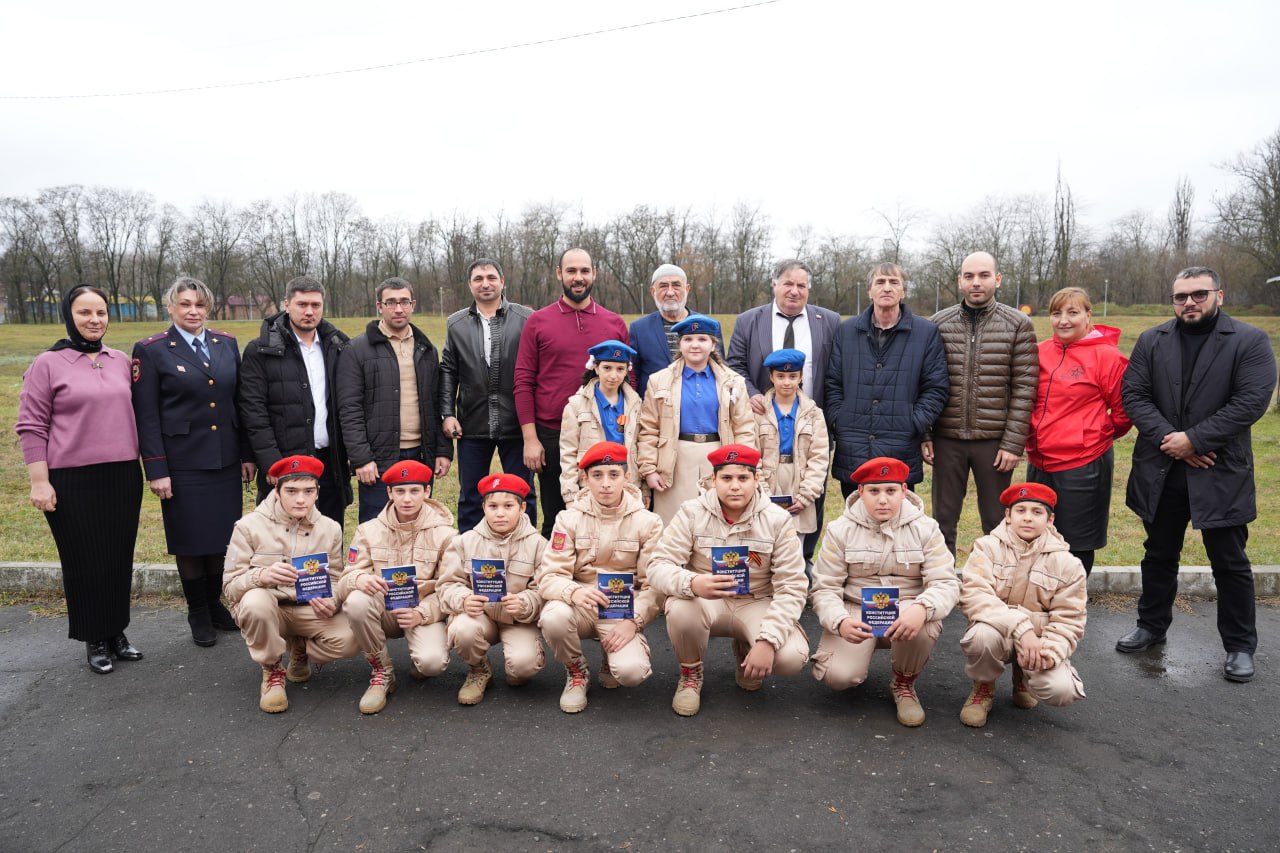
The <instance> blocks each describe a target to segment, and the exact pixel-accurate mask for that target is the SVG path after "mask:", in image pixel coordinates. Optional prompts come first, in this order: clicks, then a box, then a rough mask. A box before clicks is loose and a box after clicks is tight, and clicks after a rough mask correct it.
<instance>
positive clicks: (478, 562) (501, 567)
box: [471, 557, 507, 601]
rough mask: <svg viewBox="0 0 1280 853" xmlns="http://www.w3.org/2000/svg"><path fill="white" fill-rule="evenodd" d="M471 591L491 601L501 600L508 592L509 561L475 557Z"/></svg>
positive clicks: (473, 559) (472, 565)
mask: <svg viewBox="0 0 1280 853" xmlns="http://www.w3.org/2000/svg"><path fill="white" fill-rule="evenodd" d="M471 591H472V592H474V593H475V594H476V595H483V596H484V597H485V598H487V599H489V600H490V601H501V600H502V597H503V596H504V595H506V594H507V561H506V560H493V559H489V558H485V559H480V558H476V557H473V558H472V560H471Z"/></svg>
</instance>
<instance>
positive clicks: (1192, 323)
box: [1116, 267, 1276, 681]
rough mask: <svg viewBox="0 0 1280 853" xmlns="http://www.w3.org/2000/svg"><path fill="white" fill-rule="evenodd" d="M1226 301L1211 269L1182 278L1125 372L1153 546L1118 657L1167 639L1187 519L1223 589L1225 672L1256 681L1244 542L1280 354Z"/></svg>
mask: <svg viewBox="0 0 1280 853" xmlns="http://www.w3.org/2000/svg"><path fill="white" fill-rule="evenodd" d="M1222 299H1223V291H1222V282H1221V279H1219V277H1218V274H1217V273H1216V272H1214V271H1213V270H1211V269H1209V268H1208V267H1189V268H1187V269H1185V270H1183V271H1182V272H1180V273H1178V275H1177V277H1176V278H1175V279H1174V280H1173V313H1174V315H1175V319H1173V320H1170V321H1169V322H1167V323H1162V324H1161V325H1159V326H1156V327H1155V328H1152V329H1148V330H1147V331H1145V332H1143V333H1142V335H1141V336H1139V338H1138V343H1137V344H1136V345H1135V346H1134V348H1133V354H1132V356H1131V357H1130V359H1129V366H1128V368H1126V369H1125V372H1124V383H1123V386H1122V391H1121V393H1122V395H1123V398H1124V411H1125V414H1127V415H1128V416H1129V417H1130V418H1131V419H1132V420H1133V425H1134V426H1135V427H1137V429H1138V440H1137V441H1136V442H1134V445H1133V468H1132V469H1131V471H1130V473H1129V489H1128V499H1127V503H1128V505H1129V508H1130V509H1132V510H1133V511H1134V512H1135V513H1137V515H1138V517H1139V518H1141V519H1142V524H1143V526H1144V527H1145V528H1146V531H1147V541H1146V542H1145V543H1144V544H1143V547H1144V548H1145V549H1146V553H1145V554H1144V555H1143V558H1142V597H1141V598H1139V599H1138V627H1136V628H1134V629H1133V630H1132V631H1130V632H1129V633H1128V634H1126V635H1124V636H1123V637H1121V638H1120V639H1119V640H1118V641H1117V642H1116V650H1117V651H1121V652H1138V651H1142V650H1144V649H1148V648H1150V647H1151V646H1154V645H1157V644H1159V643H1163V642H1164V641H1165V632H1166V631H1167V630H1168V629H1169V624H1170V623H1171V622H1172V621H1173V599H1174V596H1175V595H1176V594H1177V592H1178V562H1179V559H1180V558H1181V556H1182V542H1183V538H1184V537H1185V536H1186V532H1187V522H1188V521H1190V522H1191V526H1192V527H1194V528H1196V529H1198V530H1199V531H1200V533H1201V536H1202V538H1203V539H1204V549H1205V551H1206V553H1207V554H1208V555H1209V563H1210V565H1211V566H1212V568H1213V582H1214V585H1215V586H1217V588H1218V633H1219V635H1221V637H1222V646H1223V648H1224V649H1225V650H1226V652H1227V658H1226V662H1225V663H1224V665H1223V675H1224V676H1225V677H1226V678H1227V679H1228V680H1230V681H1250V680H1252V679H1253V674H1254V670H1253V653H1254V650H1255V649H1256V648H1257V646H1258V632H1257V627H1256V616H1255V613H1254V607H1255V603H1254V587H1253V568H1252V566H1251V565H1250V564H1249V557H1248V556H1247V555H1246V554H1245V550H1244V547H1245V542H1246V541H1247V540H1248V538H1249V522H1251V521H1253V520H1254V519H1255V518H1257V516H1258V509H1257V502H1256V496H1255V488H1254V482H1253V441H1252V438H1251V436H1250V434H1249V429H1250V427H1252V426H1253V424H1254V423H1255V422H1256V421H1257V420H1258V419H1259V418H1261V417H1262V416H1263V415H1264V414H1266V412H1267V407H1268V406H1269V405H1270V404H1271V392H1272V390H1274V389H1275V387H1276V358H1275V353H1274V352H1272V349H1271V341H1270V340H1269V339H1268V338H1267V336H1266V334H1265V333H1263V332H1262V331H1260V330H1258V329H1256V328H1254V327H1253V326H1250V325H1248V324H1246V323H1240V322H1237V321H1236V320H1234V319H1232V318H1231V317H1229V316H1227V314H1226V313H1225V312H1224V311H1222V310H1221V307H1220V306H1221V304H1222Z"/></svg>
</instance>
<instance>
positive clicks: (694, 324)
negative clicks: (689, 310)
mask: <svg viewBox="0 0 1280 853" xmlns="http://www.w3.org/2000/svg"><path fill="white" fill-rule="evenodd" d="M671 331H673V332H675V333H676V337H677V338H679V337H683V336H684V335H714V336H715V337H717V338H718V337H720V323H719V322H717V321H716V320H713V319H712V318H710V317H708V316H707V315H705V314H690V315H689V316H688V317H685V318H684V319H683V320H681V321H680V322H679V323H676V324H675V325H674V326H672V327H671Z"/></svg>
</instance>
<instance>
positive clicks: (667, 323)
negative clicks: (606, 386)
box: [629, 264, 724, 398]
mask: <svg viewBox="0 0 1280 853" xmlns="http://www.w3.org/2000/svg"><path fill="white" fill-rule="evenodd" d="M691 292H693V285H691V284H689V279H688V277H687V276H685V274H684V270H682V269H680V267H678V266H676V265H675V264H663V265H662V266H660V267H658V268H657V269H656V270H654V271H653V276H652V278H650V280H649V295H650V296H652V297H653V304H654V305H655V306H657V308H658V310H657V311H654V312H653V313H652V314H646V315H644V316H643V317H641V318H640V319H639V320H636V321H635V322H634V323H632V324H631V328H630V330H629V333H630V335H631V346H632V347H634V348H635V351H636V358H635V362H634V368H635V372H636V392H637V393H639V395H640V396H641V397H642V398H643V397H644V392H645V389H646V388H648V387H649V377H650V376H651V375H653V374H654V373H657V372H658V371H659V370H661V369H662V368H664V367H666V366H667V365H668V364H670V363H671V362H672V361H674V360H675V357H676V355H678V354H679V352H680V344H679V342H678V341H677V340H676V336H675V333H673V332H672V331H671V329H672V327H673V326H675V324H676V323H679V322H680V321H681V320H683V319H684V318H685V317H688V316H689V309H688V307H687V303H688V301H689V294H690V293H691ZM716 349H717V350H719V351H720V354H721V355H724V347H723V346H722V345H721V343H720V341H719V339H717V340H716Z"/></svg>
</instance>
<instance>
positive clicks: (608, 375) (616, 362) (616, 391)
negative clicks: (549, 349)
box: [560, 341, 640, 506]
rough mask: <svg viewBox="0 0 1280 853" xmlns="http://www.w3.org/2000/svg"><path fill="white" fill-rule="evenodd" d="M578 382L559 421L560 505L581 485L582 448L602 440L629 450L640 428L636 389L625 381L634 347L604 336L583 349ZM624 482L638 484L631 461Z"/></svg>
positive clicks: (638, 399)
mask: <svg viewBox="0 0 1280 853" xmlns="http://www.w3.org/2000/svg"><path fill="white" fill-rule="evenodd" d="M587 356H588V361H587V372H586V373H584V374H583V376H582V387H581V388H580V389H578V393H576V394H574V395H573V396H572V397H570V398H569V402H568V404H566V405H565V407H564V416H563V418H562V419H561V424H560V471H561V473H560V495H561V497H563V498H564V504H565V506H568V505H569V504H571V503H573V499H574V497H575V496H576V495H577V494H578V493H579V492H580V491H581V490H582V469H581V467H580V466H579V465H578V462H579V460H581V459H582V454H584V453H586V452H587V451H588V450H590V449H591V448H592V447H594V446H595V445H597V444H599V443H600V442H602V441H612V442H615V443H616V444H621V445H622V446H623V447H626V448H627V450H628V452H632V453H634V451H635V447H636V435H637V433H638V431H639V428H640V395H639V394H637V393H636V392H635V389H634V388H632V387H631V383H630V382H628V381H627V372H628V371H629V370H630V369H631V360H632V359H633V358H635V357H636V351H635V350H634V349H632V348H631V347H629V346H627V345H626V344H624V343H623V342H622V341H604V342H603V343H599V344H596V345H595V346H593V347H591V348H590V349H589V350H587ZM627 482H629V483H631V484H632V485H634V486H636V487H639V486H640V475H639V474H637V473H636V471H635V468H634V467H632V468H630V469H629V470H628V471H627Z"/></svg>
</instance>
